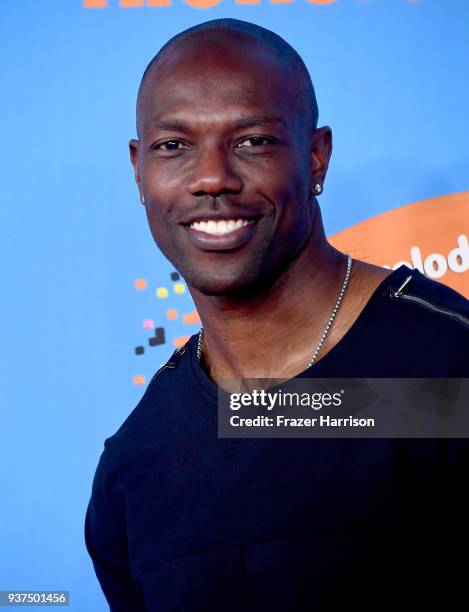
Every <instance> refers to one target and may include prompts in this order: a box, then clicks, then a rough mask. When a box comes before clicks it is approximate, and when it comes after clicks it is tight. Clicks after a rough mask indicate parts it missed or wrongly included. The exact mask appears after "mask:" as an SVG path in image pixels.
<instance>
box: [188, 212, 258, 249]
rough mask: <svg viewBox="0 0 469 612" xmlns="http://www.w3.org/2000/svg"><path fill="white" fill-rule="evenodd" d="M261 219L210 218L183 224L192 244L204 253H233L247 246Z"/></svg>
mask: <svg viewBox="0 0 469 612" xmlns="http://www.w3.org/2000/svg"><path fill="white" fill-rule="evenodd" d="M259 218H260V217H256V218H251V219H246V218H241V217H233V218H231V219H230V218H225V219H220V218H218V219H216V218H212V219H210V218H209V217H207V218H203V219H198V220H194V221H191V222H190V223H187V224H186V225H184V224H183V227H185V229H186V231H187V233H188V237H189V239H190V240H191V242H192V244H193V245H194V246H196V247H197V248H198V249H200V250H202V251H233V250H237V249H240V248H241V247H243V246H244V245H245V244H247V243H248V242H249V241H250V240H251V238H252V237H253V235H254V228H255V227H256V225H257V222H258V221H259Z"/></svg>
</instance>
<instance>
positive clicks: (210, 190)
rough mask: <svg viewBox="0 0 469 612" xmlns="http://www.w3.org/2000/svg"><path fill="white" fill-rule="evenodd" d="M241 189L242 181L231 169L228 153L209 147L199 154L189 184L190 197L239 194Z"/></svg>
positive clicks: (218, 148)
mask: <svg viewBox="0 0 469 612" xmlns="http://www.w3.org/2000/svg"><path fill="white" fill-rule="evenodd" d="M242 188H243V183H242V180H241V178H240V177H239V175H238V174H237V173H236V171H235V170H234V168H233V164H232V161H231V160H230V158H229V152H228V151H226V150H224V149H223V148H221V147H217V146H211V147H205V148H204V150H203V151H201V152H200V155H199V157H198V159H197V161H196V162H195V166H194V169H193V173H192V176H191V179H190V182H189V191H190V192H191V194H192V195H207V194H208V195H211V196H217V195H220V194H222V193H225V192H230V193H239V192H240V191H241V190H242Z"/></svg>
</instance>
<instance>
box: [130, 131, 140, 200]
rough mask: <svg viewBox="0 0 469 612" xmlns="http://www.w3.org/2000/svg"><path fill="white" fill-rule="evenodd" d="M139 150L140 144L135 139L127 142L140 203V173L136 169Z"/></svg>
mask: <svg viewBox="0 0 469 612" xmlns="http://www.w3.org/2000/svg"><path fill="white" fill-rule="evenodd" d="M139 148H140V142H139V141H138V140H136V139H135V138H132V140H130V141H129V153H130V161H131V162H132V166H133V167H134V176H135V182H136V183H137V187H138V190H139V192H140V201H142V197H143V192H142V187H141V185H140V172H139V168H138V151H139Z"/></svg>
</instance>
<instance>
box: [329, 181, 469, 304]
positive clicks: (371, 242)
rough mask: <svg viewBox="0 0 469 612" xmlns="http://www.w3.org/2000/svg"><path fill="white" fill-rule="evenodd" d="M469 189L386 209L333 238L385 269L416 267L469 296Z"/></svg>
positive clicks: (357, 255) (332, 241)
mask: <svg viewBox="0 0 469 612" xmlns="http://www.w3.org/2000/svg"><path fill="white" fill-rule="evenodd" d="M468 218H469V191H465V192H462V193H456V194H452V195H447V196H441V197H439V198H431V199H429V200H423V201H422V202H416V203H414V204H408V205H407V206H402V207H400V208H396V209H394V210H390V211H387V212H385V213H383V214H381V215H377V216H376V217H372V218H371V219H367V220H366V221H363V222H362V223H359V224H358V225H354V226H352V227H349V228H347V229H345V230H343V231H342V232H339V233H338V234H335V235H334V236H330V237H329V242H330V243H331V244H333V245H334V246H335V247H337V248H338V249H340V250H342V251H345V252H346V253H350V255H352V257H356V258H357V259H363V260H364V261H367V262H369V263H374V264H377V265H380V266H384V267H386V268H393V269H396V268H398V267H399V266H401V265H402V264H405V265H407V266H408V267H409V268H416V269H417V270H419V271H420V272H422V274H425V275H426V276H428V277H429V278H433V279H436V280H439V281H440V282H442V283H445V285H448V286H449V287H452V288H453V289H456V291H459V293H462V294H463V295H465V296H466V297H469V241H468V235H467V222H466V223H465V220H466V219H468Z"/></svg>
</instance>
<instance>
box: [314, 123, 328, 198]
mask: <svg viewBox="0 0 469 612" xmlns="http://www.w3.org/2000/svg"><path fill="white" fill-rule="evenodd" d="M331 155H332V130H331V128H330V127H329V126H327V125H325V126H323V127H320V128H318V129H317V130H316V131H315V132H314V134H313V136H312V139H311V188H313V189H314V187H315V185H317V184H319V185H321V186H322V185H323V184H324V181H325V179H326V173H327V168H328V167H329V160H330V158H331Z"/></svg>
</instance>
